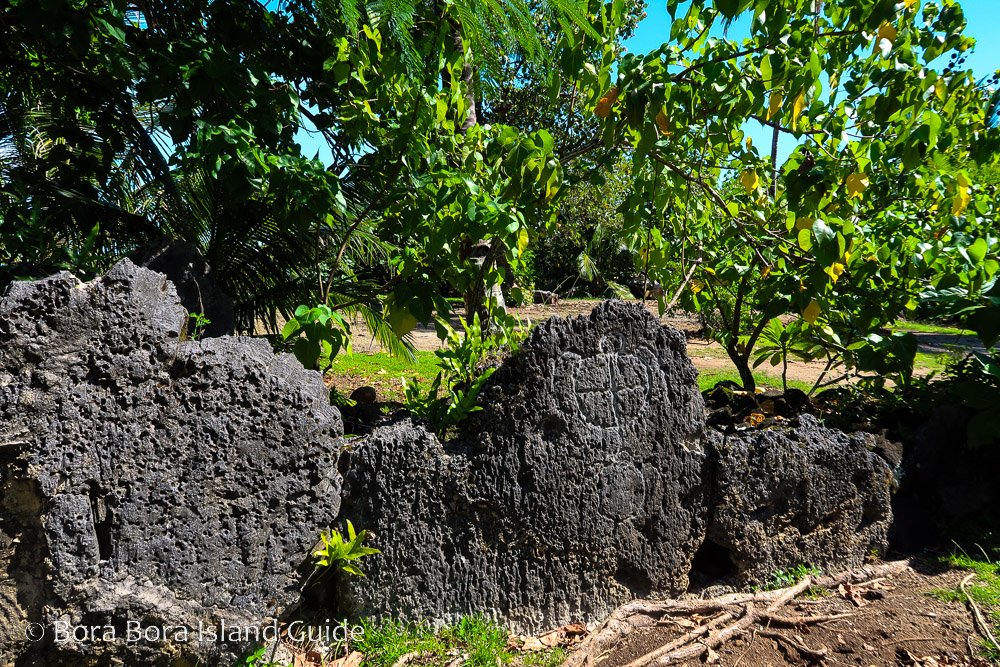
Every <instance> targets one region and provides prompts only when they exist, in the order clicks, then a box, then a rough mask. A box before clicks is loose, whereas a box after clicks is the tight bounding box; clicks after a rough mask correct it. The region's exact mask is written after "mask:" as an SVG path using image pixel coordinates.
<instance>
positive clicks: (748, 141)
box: [747, 137, 753, 150]
mask: <svg viewBox="0 0 1000 667" xmlns="http://www.w3.org/2000/svg"><path fill="white" fill-rule="evenodd" d="M751 148H753V139H751V138H750V137H747V150H750V149H751Z"/></svg>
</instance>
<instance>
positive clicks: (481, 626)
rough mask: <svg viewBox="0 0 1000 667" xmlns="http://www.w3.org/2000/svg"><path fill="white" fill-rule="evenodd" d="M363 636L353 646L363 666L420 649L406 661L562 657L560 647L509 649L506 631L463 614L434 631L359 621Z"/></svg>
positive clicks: (516, 666)
mask: <svg viewBox="0 0 1000 667" xmlns="http://www.w3.org/2000/svg"><path fill="white" fill-rule="evenodd" d="M362 626H363V627H364V629H365V633H364V637H363V638H361V639H360V640H358V641H357V642H355V644H354V647H353V648H354V650H357V651H360V652H361V653H363V654H364V656H365V659H364V662H363V663H362V664H363V667H389V666H390V665H392V664H394V663H395V662H396V661H397V660H399V658H400V657H402V656H404V655H406V654H407V653H420V654H421V656H420V658H419V659H417V660H414V661H412V662H411V663H410V664H412V665H415V666H417V665H419V666H421V667H423V666H425V665H444V664H447V663H449V662H451V661H452V660H454V659H455V658H456V657H462V665H464V666H467V667H499V666H502V665H511V667H558V665H561V664H562V663H563V661H564V660H565V659H566V651H565V650H564V649H561V648H555V649H547V650H545V651H538V652H534V653H525V654H521V653H515V652H511V650H510V648H509V646H508V644H507V640H508V637H509V634H508V632H507V631H506V630H505V629H504V628H502V627H500V626H499V625H497V624H496V623H493V622H492V621H490V620H488V619H485V618H482V617H480V616H467V617H464V618H462V619H461V620H460V621H459V622H458V623H456V624H455V625H452V626H448V627H445V628H442V629H441V630H438V631H437V632H435V631H434V630H433V629H432V628H431V627H430V626H428V625H426V624H413V623H400V622H398V621H383V622H379V623H374V622H371V621H363V622H362Z"/></svg>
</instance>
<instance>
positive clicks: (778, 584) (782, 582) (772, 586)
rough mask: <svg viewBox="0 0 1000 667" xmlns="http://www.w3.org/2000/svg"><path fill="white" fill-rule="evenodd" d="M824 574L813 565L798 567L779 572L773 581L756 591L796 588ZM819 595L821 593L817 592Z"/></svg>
mask: <svg viewBox="0 0 1000 667" xmlns="http://www.w3.org/2000/svg"><path fill="white" fill-rule="evenodd" d="M820 574H822V570H820V569H819V568H818V567H813V566H812V565H802V564H799V565H796V566H795V567H793V568H790V569H788V570H778V571H777V572H775V573H774V574H772V575H771V580H770V581H769V582H767V583H766V584H764V585H763V586H758V587H756V589H755V590H760V591H776V590H778V589H779V588H788V587H789V586H794V585H795V584H797V583H799V582H800V581H802V580H803V579H805V578H806V577H809V576H813V577H815V576H819V575H820ZM817 594H818V595H819V594H820V592H819V591H817Z"/></svg>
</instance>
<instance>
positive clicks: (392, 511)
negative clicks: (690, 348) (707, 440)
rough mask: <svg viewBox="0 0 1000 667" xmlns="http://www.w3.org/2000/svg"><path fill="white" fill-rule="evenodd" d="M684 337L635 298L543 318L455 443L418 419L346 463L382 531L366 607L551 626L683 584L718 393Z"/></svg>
mask: <svg viewBox="0 0 1000 667" xmlns="http://www.w3.org/2000/svg"><path fill="white" fill-rule="evenodd" d="M684 349H685V343H684V337H683V336H682V335H681V334H680V333H679V332H678V331H675V330H673V329H667V328H664V327H662V326H661V325H660V323H659V322H658V321H657V320H656V319H655V318H653V317H652V316H650V315H649V314H648V313H647V312H646V311H645V310H644V309H642V308H640V307H639V306H636V305H627V304H625V303H622V302H606V303H604V304H601V305H600V306H598V307H597V308H596V309H595V310H594V312H593V313H592V314H591V315H590V316H589V317H580V318H576V319H572V320H562V319H552V320H549V321H548V322H546V323H544V324H541V325H539V327H538V328H536V330H535V331H534V332H533V333H532V335H531V336H530V338H529V339H528V340H527V341H526V342H525V344H524V345H523V347H522V349H521V351H520V352H519V353H518V354H517V355H516V356H514V357H513V358H511V359H510V360H508V361H507V362H506V363H504V365H503V366H501V367H500V368H499V369H498V370H497V372H496V373H495V374H494V375H493V377H492V378H491V379H490V381H489V384H488V385H487V387H486V388H485V389H484V391H483V393H482V395H481V398H482V403H483V406H484V409H483V410H482V412H479V413H476V414H475V416H474V417H472V418H471V419H470V420H469V421H468V422H467V424H466V425H465V427H464V428H463V429H462V432H461V433H460V434H459V435H458V436H457V437H456V438H455V439H454V440H452V441H449V442H448V443H446V444H441V443H440V442H438V441H437V439H436V438H434V437H433V436H432V435H430V434H428V433H427V432H426V431H424V430H423V429H422V428H420V427H416V426H414V425H412V424H411V423H410V422H406V421H404V422H400V423H397V424H393V425H391V426H388V427H383V428H380V429H376V430H375V432H374V433H373V434H372V435H371V436H369V437H368V438H367V439H366V440H364V441H363V442H362V443H361V444H359V445H357V446H356V447H355V448H354V449H353V451H352V452H351V454H350V456H349V458H348V459H347V460H346V461H345V463H344V464H343V465H342V469H343V470H344V474H345V493H344V501H343V505H342V515H343V517H345V518H350V519H351V520H352V521H354V522H355V523H356V524H358V525H363V526H365V527H366V528H370V529H372V530H373V531H374V532H375V533H376V536H377V542H378V544H379V546H380V548H382V549H383V554H382V555H381V556H378V557H375V558H372V559H370V560H369V561H368V563H367V566H368V567H367V569H368V570H369V572H368V576H367V577H366V578H365V579H363V580H357V581H355V582H353V583H354V584H355V590H354V592H355V596H356V602H357V604H358V608H359V610H360V611H363V612H367V613H375V614H380V615H388V616H392V615H402V616H404V617H408V618H421V617H429V618H435V619H454V618H457V617H458V616H460V615H461V614H464V613H473V612H479V613H488V614H491V615H494V616H496V617H498V618H502V619H504V620H505V621H507V622H508V623H509V624H511V625H512V626H514V627H516V628H520V629H525V630H538V629H540V628H544V627H551V626H555V625H558V624H560V623H564V622H568V621H580V620H583V621H593V620H597V619H599V618H601V617H602V616H604V615H605V614H607V613H608V612H610V611H611V610H612V609H614V608H615V607H616V606H618V605H619V604H621V603H622V602H624V601H626V600H629V599H632V598H634V597H638V596H643V595H649V594H653V593H657V594H671V593H673V594H679V593H681V592H683V591H684V590H685V588H686V586H687V575H688V570H689V568H690V565H691V558H692V556H693V554H694V552H695V550H696V549H697V547H698V545H699V544H700V542H701V540H702V539H703V536H704V531H705V527H706V524H705V517H706V512H707V502H706V501H707V495H706V494H707V491H708V488H709V487H708V477H707V475H706V463H707V460H708V459H707V457H706V456H705V453H704V450H703V447H702V435H703V429H704V409H703V403H702V399H701V395H700V394H699V393H698V388H697V383H696V381H695V372H694V368H693V366H692V365H691V362H690V361H689V360H688V358H687V355H686V354H685V351H684Z"/></svg>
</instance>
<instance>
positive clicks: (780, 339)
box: [753, 317, 824, 391]
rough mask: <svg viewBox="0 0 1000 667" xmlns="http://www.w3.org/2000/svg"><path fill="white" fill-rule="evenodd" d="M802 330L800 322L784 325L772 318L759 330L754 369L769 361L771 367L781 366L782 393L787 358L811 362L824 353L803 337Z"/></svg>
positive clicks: (777, 319)
mask: <svg viewBox="0 0 1000 667" xmlns="http://www.w3.org/2000/svg"><path fill="white" fill-rule="evenodd" d="M803 329H804V327H803V324H802V321H801V320H793V321H791V322H789V323H788V324H787V325H785V324H782V322H781V320H780V319H779V318H777V317H773V318H771V319H770V320H769V321H768V322H767V324H766V325H765V326H764V328H763V330H761V333H760V339H759V343H758V344H757V347H756V348H755V349H754V354H755V355H757V358H756V359H755V360H754V364H753V367H754V368H757V367H758V366H760V365H761V364H762V363H764V362H765V361H770V362H771V365H772V366H777V365H778V364H781V388H782V389H783V390H784V391H788V358H789V357H794V358H796V359H799V360H800V361H812V360H813V359H816V358H817V357H819V356H821V355H822V354H823V352H824V350H823V348H822V347H821V346H820V345H818V344H817V343H816V342H814V341H811V340H809V339H808V338H807V337H806V336H805V335H804V333H805V332H804V331H803Z"/></svg>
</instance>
